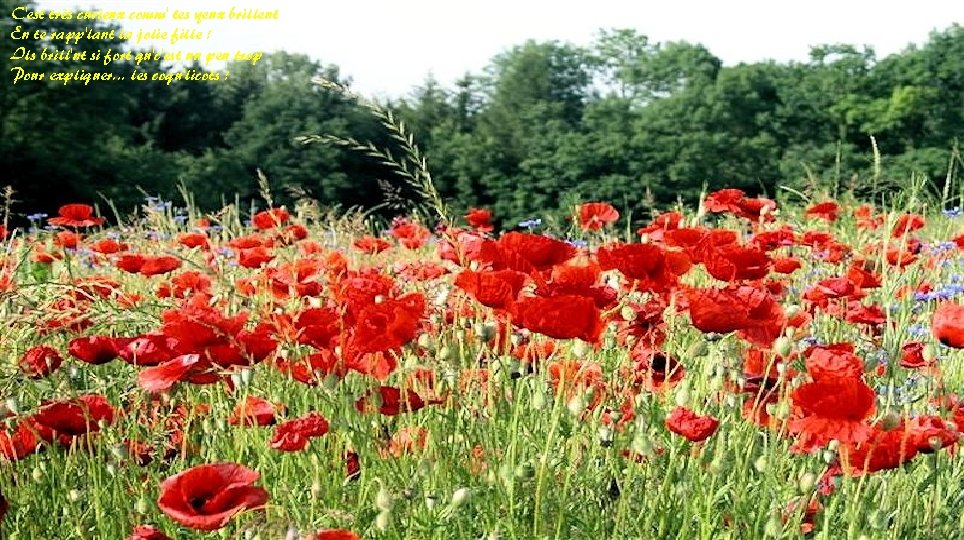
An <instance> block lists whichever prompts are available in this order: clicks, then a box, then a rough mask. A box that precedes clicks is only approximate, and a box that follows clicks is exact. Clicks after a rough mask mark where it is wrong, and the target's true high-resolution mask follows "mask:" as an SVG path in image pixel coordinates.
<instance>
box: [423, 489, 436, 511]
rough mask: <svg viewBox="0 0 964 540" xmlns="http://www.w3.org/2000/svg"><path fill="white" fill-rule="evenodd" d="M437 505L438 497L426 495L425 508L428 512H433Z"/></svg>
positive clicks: (433, 494) (431, 494)
mask: <svg viewBox="0 0 964 540" xmlns="http://www.w3.org/2000/svg"><path fill="white" fill-rule="evenodd" d="M437 505H438V495H436V494H435V493H426V494H425V508H428V509H429V511H432V510H435V507H436V506H437Z"/></svg>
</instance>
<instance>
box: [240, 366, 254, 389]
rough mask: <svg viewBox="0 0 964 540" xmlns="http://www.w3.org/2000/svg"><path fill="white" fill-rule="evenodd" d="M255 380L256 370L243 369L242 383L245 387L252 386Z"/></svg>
mask: <svg viewBox="0 0 964 540" xmlns="http://www.w3.org/2000/svg"><path fill="white" fill-rule="evenodd" d="M253 378H254V370H253V369H251V368H249V367H243V368H241V382H242V383H244V384H245V386H247V385H250V384H251V380H252V379H253Z"/></svg>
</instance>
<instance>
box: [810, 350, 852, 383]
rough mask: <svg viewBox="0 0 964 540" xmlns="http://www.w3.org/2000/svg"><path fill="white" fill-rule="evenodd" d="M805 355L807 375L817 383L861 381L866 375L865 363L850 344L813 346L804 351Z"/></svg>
mask: <svg viewBox="0 0 964 540" xmlns="http://www.w3.org/2000/svg"><path fill="white" fill-rule="evenodd" d="M804 355H805V356H806V366H807V373H808V374H809V375H810V378H811V379H813V380H815V381H822V380H827V379H834V378H837V379H840V378H854V379H859V378H860V377H862V376H863V374H864V363H863V361H862V360H861V359H860V358H859V357H858V356H857V355H856V354H854V346H853V345H852V344H850V343H835V344H833V345H825V346H813V347H810V348H808V349H807V350H806V351H804Z"/></svg>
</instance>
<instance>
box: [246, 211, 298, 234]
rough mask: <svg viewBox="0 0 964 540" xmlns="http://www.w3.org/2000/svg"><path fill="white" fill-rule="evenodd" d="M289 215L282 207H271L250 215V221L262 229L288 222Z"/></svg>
mask: <svg viewBox="0 0 964 540" xmlns="http://www.w3.org/2000/svg"><path fill="white" fill-rule="evenodd" d="M289 218H291V215H290V214H288V212H287V211H286V210H285V209H284V208H272V209H270V210H265V211H264V212H258V213H257V214H255V215H253V216H251V223H252V224H253V225H254V226H255V228H257V229H260V230H262V231H264V230H268V229H273V228H275V227H280V226H282V225H284V224H285V223H288V219H289Z"/></svg>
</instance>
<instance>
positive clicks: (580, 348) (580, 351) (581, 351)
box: [572, 339, 589, 359]
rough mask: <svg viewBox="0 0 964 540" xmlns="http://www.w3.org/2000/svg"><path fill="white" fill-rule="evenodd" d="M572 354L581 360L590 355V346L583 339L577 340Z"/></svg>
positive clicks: (573, 345)
mask: <svg viewBox="0 0 964 540" xmlns="http://www.w3.org/2000/svg"><path fill="white" fill-rule="evenodd" d="M572 354H573V356H575V357H576V358H579V359H582V358H585V357H586V355H587V354H589V345H587V344H586V342H585V341H583V340H581V339H577V340H575V342H574V343H573V344H572Z"/></svg>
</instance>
